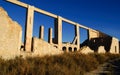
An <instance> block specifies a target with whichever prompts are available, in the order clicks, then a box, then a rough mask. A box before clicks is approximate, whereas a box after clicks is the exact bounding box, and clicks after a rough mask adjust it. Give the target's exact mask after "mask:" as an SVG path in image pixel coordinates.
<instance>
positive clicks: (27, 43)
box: [25, 5, 34, 52]
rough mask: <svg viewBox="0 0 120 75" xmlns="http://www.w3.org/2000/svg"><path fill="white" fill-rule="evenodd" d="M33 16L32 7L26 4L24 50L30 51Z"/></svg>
mask: <svg viewBox="0 0 120 75" xmlns="http://www.w3.org/2000/svg"><path fill="white" fill-rule="evenodd" d="M33 18H34V7H33V6H30V5H29V6H28V10H27V21H26V27H25V28H26V30H25V51H26V52H31V48H32V47H31V46H32V32H33Z"/></svg>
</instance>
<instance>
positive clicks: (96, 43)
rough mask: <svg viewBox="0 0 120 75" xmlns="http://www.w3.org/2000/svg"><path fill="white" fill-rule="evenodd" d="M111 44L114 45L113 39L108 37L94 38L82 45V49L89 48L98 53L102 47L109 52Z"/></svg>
mask: <svg viewBox="0 0 120 75" xmlns="http://www.w3.org/2000/svg"><path fill="white" fill-rule="evenodd" d="M111 44H112V37H110V36H106V37H99V38H92V39H90V40H89V39H87V40H85V41H84V42H83V43H82V44H81V45H80V47H83V46H88V47H89V48H90V49H91V50H94V51H95V52H98V48H99V47H100V46H104V48H105V50H106V52H109V51H110V47H111Z"/></svg>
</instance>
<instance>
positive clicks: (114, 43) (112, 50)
mask: <svg viewBox="0 0 120 75" xmlns="http://www.w3.org/2000/svg"><path fill="white" fill-rule="evenodd" d="M110 53H119V40H118V39H117V38H115V37H113V38H112V43H111V48H110Z"/></svg>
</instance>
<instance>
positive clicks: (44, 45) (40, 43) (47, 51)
mask: <svg viewBox="0 0 120 75" xmlns="http://www.w3.org/2000/svg"><path fill="white" fill-rule="evenodd" d="M61 53H63V51H62V50H59V49H58V48H56V47H54V46H53V45H52V44H49V43H48V42H46V41H44V40H42V39H38V38H33V53H32V55H33V56H44V55H56V54H61Z"/></svg>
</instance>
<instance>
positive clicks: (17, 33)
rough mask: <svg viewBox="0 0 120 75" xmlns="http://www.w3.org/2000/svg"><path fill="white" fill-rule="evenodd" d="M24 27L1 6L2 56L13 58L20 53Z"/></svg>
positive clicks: (0, 50) (0, 49) (0, 52)
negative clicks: (11, 17) (13, 19)
mask: <svg viewBox="0 0 120 75" xmlns="http://www.w3.org/2000/svg"><path fill="white" fill-rule="evenodd" d="M21 39H22V28H21V26H20V25H19V24H18V23H17V22H14V21H12V19H10V17H9V16H8V14H7V12H6V11H5V10H4V9H3V8H1V7H0V56H1V57H3V58H11V57H14V56H16V55H19V53H20V46H21Z"/></svg>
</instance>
